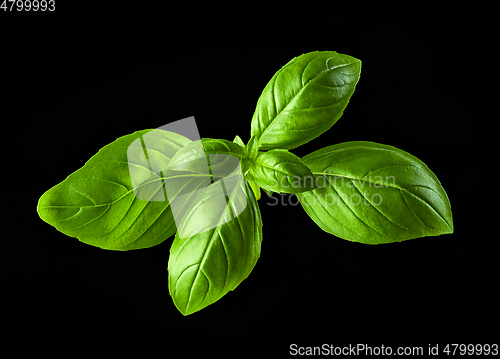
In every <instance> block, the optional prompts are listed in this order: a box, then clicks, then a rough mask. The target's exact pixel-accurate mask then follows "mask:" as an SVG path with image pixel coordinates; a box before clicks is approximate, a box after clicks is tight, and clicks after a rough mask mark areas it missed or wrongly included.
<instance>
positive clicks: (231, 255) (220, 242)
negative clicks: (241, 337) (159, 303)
mask: <svg viewBox="0 0 500 359" xmlns="http://www.w3.org/2000/svg"><path fill="white" fill-rule="evenodd" d="M243 181H244V183H243ZM217 186H218V182H215V183H214V184H212V185H210V186H209V188H208V191H205V192H204V193H203V194H202V196H203V198H202V199H200V200H199V201H197V203H200V204H202V205H201V206H194V207H192V208H191V210H190V211H188V213H186V214H185V216H184V219H183V224H182V226H181V227H183V228H180V232H183V233H185V234H187V236H186V237H184V238H181V236H180V235H179V234H176V236H175V240H174V242H173V244H172V247H171V248H170V258H169V262H168V271H169V276H168V285H169V291H170V295H171V296H172V299H173V301H174V304H175V305H176V307H177V308H178V309H179V311H180V312H181V313H182V314H184V315H189V314H192V313H194V312H196V311H199V310H200V309H202V308H204V307H206V306H208V305H210V304H212V303H214V302H215V301H217V300H219V299H220V298H222V297H223V296H224V295H225V294H226V293H228V292H229V291H230V290H234V289H235V288H236V287H237V286H238V285H239V284H240V283H241V282H242V281H243V280H244V279H245V278H246V277H248V275H249V274H250V272H251V271H252V269H253V267H254V266H255V264H256V262H257V259H258V258H259V256H260V248H261V242H262V219H261V216H260V211H259V208H258V206H257V202H256V199H255V197H254V195H253V192H252V190H251V189H250V186H249V185H248V182H247V181H245V180H242V182H241V183H240V184H237V186H238V188H237V189H236V190H233V191H232V193H231V196H229V197H227V198H226V200H227V204H228V205H227V206H226V207H225V208H221V207H220V206H218V205H215V206H213V205H212V203H213V202H216V201H217V200H218V197H220V191H218V190H217V189H216V187H217ZM212 189H214V191H213V193H212ZM245 201H246V207H245V209H244V210H243V211H242V212H241V213H240V214H239V215H237V216H235V215H234V211H233V208H234V207H238V206H241V205H242V204H243V203H244V202H245ZM210 208H214V210H208V209H210ZM207 217H210V218H207ZM214 219H215V220H217V221H220V223H222V224H221V225H219V226H217V227H215V228H208V229H207V230H205V231H203V230H202V228H201V227H202V226H203V223H206V222H209V223H213V220H214ZM191 227H192V228H191ZM190 231H192V232H193V233H196V234H194V235H189V232H190Z"/></svg>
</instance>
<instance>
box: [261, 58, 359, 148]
mask: <svg viewBox="0 0 500 359" xmlns="http://www.w3.org/2000/svg"><path fill="white" fill-rule="evenodd" d="M360 72H361V61H360V60H358V59H355V58H354V57H351V56H348V55H343V54H338V53H337V52H335V51H324V52H317V51H316V52H310V53H307V54H303V55H301V56H299V57H296V58H294V59H292V60H291V61H290V62H288V63H287V64H286V65H285V66H283V67H282V68H281V69H280V70H279V71H278V72H276V74H275V75H274V76H273V77H272V78H271V81H269V83H268V84H267V86H266V87H265V88H264V90H263V91H262V94H261V96H260V98H259V100H258V101H257V107H256V109H255V113H254V115H253V118H252V124H251V126H252V129H251V134H252V135H253V136H257V137H258V139H259V148H260V149H261V150H271V149H274V148H284V149H292V148H295V147H298V146H300V145H303V144H304V143H307V142H309V141H310V140H312V139H313V138H316V137H318V136H319V135H321V134H322V133H323V132H325V131H326V130H328V129H329V128H330V127H331V126H333V124H334V123H335V122H337V120H338V119H339V118H340V116H341V115H342V113H343V111H344V108H345V107H346V106H347V103H348V102H349V99H350V97H351V95H352V94H353V92H354V88H355V86H356V83H357V82H358V80H359V76H360Z"/></svg>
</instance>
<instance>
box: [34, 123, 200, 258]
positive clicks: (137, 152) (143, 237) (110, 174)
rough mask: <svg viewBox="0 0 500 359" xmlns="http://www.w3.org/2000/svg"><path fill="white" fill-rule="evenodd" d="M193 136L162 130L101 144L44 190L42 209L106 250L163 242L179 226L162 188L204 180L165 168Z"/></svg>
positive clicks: (74, 234)
mask: <svg viewBox="0 0 500 359" xmlns="http://www.w3.org/2000/svg"><path fill="white" fill-rule="evenodd" d="M190 142H191V141H190V140H189V139H187V138H185V137H183V136H180V135H178V134H175V133H172V132H167V131H161V130H144V131H138V132H135V133H133V134H131V135H127V136H124V137H121V138H119V139H117V140H116V141H114V142H112V143H111V144H109V145H107V146H105V147H103V148H102V149H101V150H100V151H99V152H98V153H97V154H96V155H95V156H93V157H92V158H91V159H90V160H89V161H87V163H86V164H85V165H84V166H83V167H82V168H80V169H79V170H77V171H76V172H75V173H73V174H71V175H69V176H68V178H66V179H65V180H64V181H63V182H61V183H59V184H58V185H56V186H54V187H53V188H51V189H49V190H48V191H47V192H45V193H44V194H43V195H42V197H41V198H40V200H39V203H38V213H39V215H40V217H41V218H42V219H43V220H44V221H45V222H47V223H49V224H51V225H53V226H54V227H56V228H57V229H58V230H59V231H61V232H63V233H64V234H66V235H68V236H71V237H76V238H78V239H79V240H80V241H82V242H84V243H87V244H91V245H94V246H98V247H101V248H104V249H114V250H129V249H138V248H146V247H151V246H154V245H156V244H159V243H161V242H162V241H164V240H165V239H167V238H168V237H170V236H171V235H173V234H174V233H175V231H176V227H175V223H174V218H173V216H172V212H171V210H170V206H169V202H168V200H167V198H166V196H165V193H164V185H165V182H166V177H167V176H168V177H169V178H170V180H171V182H172V183H173V185H172V187H174V188H175V184H176V183H179V185H178V187H179V186H181V185H186V184H192V183H191V182H193V181H191V182H190V180H193V179H194V180H195V181H194V182H196V185H195V186H194V187H195V188H197V187H199V186H201V185H202V183H201V182H203V180H204V181H205V183H206V182H207V181H208V183H209V178H208V177H206V176H205V178H204V179H203V180H200V178H199V177H197V178H193V177H192V175H190V174H186V173H182V172H176V173H173V175H172V174H171V175H167V173H166V172H162V171H161V169H163V168H165V167H166V166H167V165H168V163H169V161H170V159H171V158H172V157H173V156H174V154H175V153H176V152H177V151H178V150H179V149H180V148H182V147H184V146H186V145H187V144H188V143H190Z"/></svg>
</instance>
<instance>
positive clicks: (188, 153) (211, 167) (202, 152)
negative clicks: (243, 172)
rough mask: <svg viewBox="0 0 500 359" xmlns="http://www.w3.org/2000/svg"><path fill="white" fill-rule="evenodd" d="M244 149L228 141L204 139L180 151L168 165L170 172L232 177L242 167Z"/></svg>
mask: <svg viewBox="0 0 500 359" xmlns="http://www.w3.org/2000/svg"><path fill="white" fill-rule="evenodd" d="M243 151H244V147H242V146H240V145H238V144H236V143H234V142H231V141H227V140H220V139H213V138H203V139H202V140H199V141H194V142H191V143H190V144H188V145H187V146H185V147H184V148H182V149H181V150H179V151H178V152H177V153H176V154H175V156H174V157H173V158H172V160H171V161H170V163H169V165H168V169H169V170H175V171H191V172H195V173H209V172H210V173H212V174H214V176H216V177H224V176H228V175H230V174H231V173H232V172H233V171H234V170H236V169H237V167H238V166H239V165H240V161H241V159H242V156H243Z"/></svg>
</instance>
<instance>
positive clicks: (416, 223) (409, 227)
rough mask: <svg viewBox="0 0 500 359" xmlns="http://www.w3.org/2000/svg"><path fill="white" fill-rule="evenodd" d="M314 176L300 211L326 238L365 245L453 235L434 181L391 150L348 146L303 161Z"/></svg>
mask: <svg viewBox="0 0 500 359" xmlns="http://www.w3.org/2000/svg"><path fill="white" fill-rule="evenodd" d="M302 161H303V162H304V163H305V164H306V165H307V166H309V168H310V169H311V170H312V172H313V173H314V175H315V176H316V184H317V185H318V187H317V188H315V189H314V190H313V191H310V192H304V193H301V194H298V195H297V196H298V198H299V200H300V203H301V204H302V207H303V208H304V209H305V211H306V212H307V213H308V214H309V216H310V217H311V218H312V219H313V220H314V222H316V223H317V224H318V226H320V227H321V228H322V229H323V230H325V231H326V232H328V233H331V234H334V235H336V236H338V237H340V238H343V239H347V240H350V241H356V242H361V243H368V244H379V243H389V242H399V241H403V240H407V239H411V238H417V237H423V236H436V235H440V234H445V233H452V232H453V220H452V213H451V207H450V202H449V200H448V197H447V195H446V192H445V191H444V189H443V187H442V186H441V184H440V182H439V180H438V179H437V177H436V176H435V175H434V174H433V173H432V172H431V170H430V169H429V168H428V167H427V166H426V165H425V164H424V163H423V162H422V161H420V160H419V159H417V158H416V157H414V156H412V155H410V154H408V153H406V152H404V151H402V150H400V149H397V148H395V147H392V146H387V145H382V144H377V143H373V142H363V141H355V142H347V143H341V144H337V145H333V146H329V147H326V148H323V149H321V150H319V151H316V152H313V153H311V154H309V155H307V156H305V157H303V158H302Z"/></svg>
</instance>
